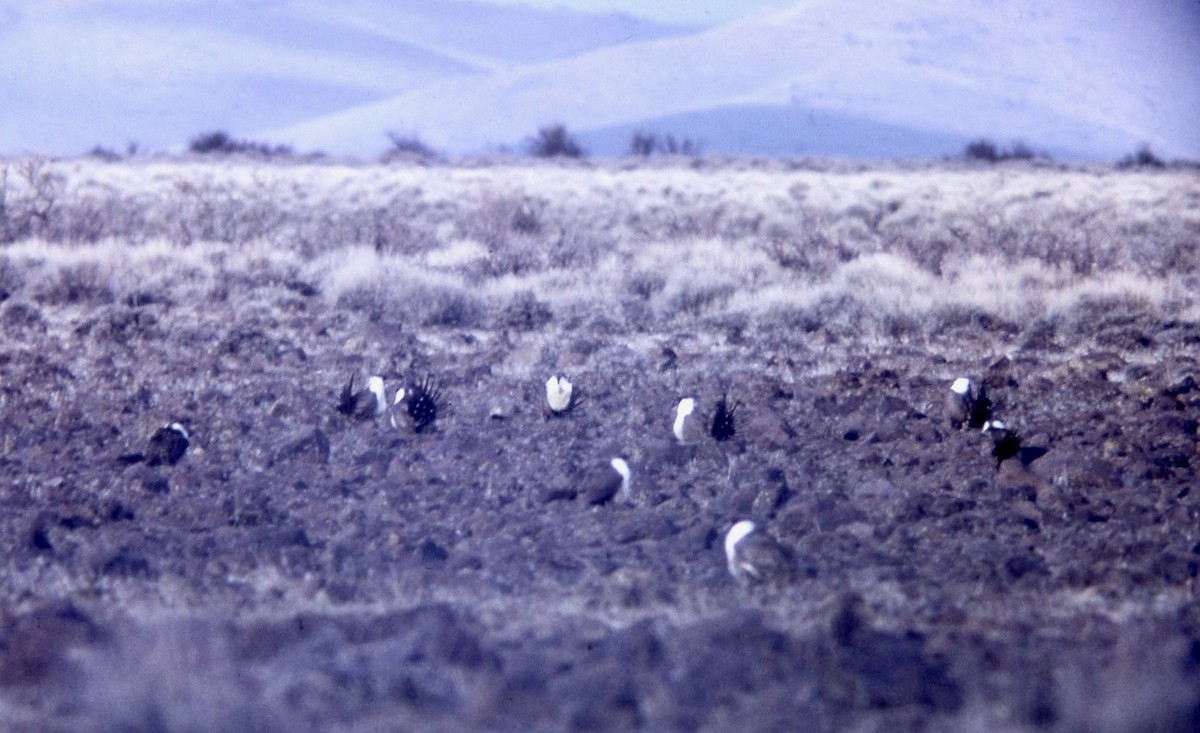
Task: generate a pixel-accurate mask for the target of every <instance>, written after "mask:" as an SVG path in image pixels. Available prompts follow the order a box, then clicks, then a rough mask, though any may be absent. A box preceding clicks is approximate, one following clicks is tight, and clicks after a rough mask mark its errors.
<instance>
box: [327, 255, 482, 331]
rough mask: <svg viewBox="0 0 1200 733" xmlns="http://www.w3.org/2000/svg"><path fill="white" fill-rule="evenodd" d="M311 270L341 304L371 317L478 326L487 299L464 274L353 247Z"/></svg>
mask: <svg viewBox="0 0 1200 733" xmlns="http://www.w3.org/2000/svg"><path fill="white" fill-rule="evenodd" d="M309 273H310V275H311V276H313V277H314V279H316V280H317V281H319V282H321V283H322V285H323V288H322V289H323V291H324V292H325V294H326V296H327V297H328V298H329V299H330V300H331V301H332V302H333V303H334V304H336V305H337V306H338V307H343V308H349V309H351V310H356V311H360V312H364V313H366V314H367V315H368V317H369V318H370V319H371V320H372V321H387V322H394V323H416V324H419V325H422V326H445V327H456V328H479V327H480V326H481V325H482V324H483V322H484V316H485V314H486V308H485V303H484V301H483V299H482V298H481V297H479V296H478V295H477V294H476V293H475V292H474V291H473V290H472V289H471V288H470V287H469V286H468V285H467V283H466V282H465V281H464V279H463V278H462V277H460V276H457V275H453V274H449V273H445V272H439V271H433V270H429V269H426V268H422V267H420V266H419V265H418V264H415V263H413V262H412V261H410V260H408V259H405V258H402V257H398V256H394V255H380V254H379V253H378V252H376V251H375V250H374V249H373V248H367V247H354V248H348V249H345V250H341V251H338V252H333V253H329V254H327V255H325V256H323V257H320V258H318V259H317V260H315V261H314V262H313V263H312V265H311V267H310V269H309Z"/></svg>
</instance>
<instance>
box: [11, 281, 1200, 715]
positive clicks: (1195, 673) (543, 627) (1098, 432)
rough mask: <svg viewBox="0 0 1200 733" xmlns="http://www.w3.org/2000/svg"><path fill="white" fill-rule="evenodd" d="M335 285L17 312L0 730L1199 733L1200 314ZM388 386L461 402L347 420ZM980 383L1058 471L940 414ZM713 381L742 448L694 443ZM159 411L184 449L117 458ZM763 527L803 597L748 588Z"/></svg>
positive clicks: (255, 287)
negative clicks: (617, 304) (431, 314)
mask: <svg viewBox="0 0 1200 733" xmlns="http://www.w3.org/2000/svg"><path fill="white" fill-rule="evenodd" d="M319 290H320V288H319V287H317V286H316V285H314V284H309V283H304V282H295V281H293V282H281V281H279V280H276V279H271V278H262V279H255V278H254V277H253V276H248V277H246V278H245V279H244V281H241V282H237V283H234V284H232V285H230V287H229V288H228V292H227V293H225V296H224V299H223V300H215V299H214V300H210V301H208V302H203V303H193V302H184V301H181V300H176V299H174V298H172V294H171V292H170V291H169V290H168V291H165V292H162V293H158V294H154V295H152V296H150V295H148V296H145V297H138V298H123V299H114V300H111V301H108V302H96V301H94V300H86V299H84V300H83V301H76V302H72V299H70V298H64V299H62V300H61V301H59V302H54V303H32V302H29V301H27V300H24V299H21V298H18V297H12V298H7V300H6V301H4V302H0V323H2V324H3V332H2V336H0V376H2V379H3V381H2V384H0V392H2V394H0V508H2V511H0V541H2V542H3V545H4V547H3V558H2V566H0V592H2V593H3V597H4V598H5V601H4V603H3V604H2V606H0V621H2V623H0V721H2V722H0V728H2V729H4V730H13V731H31V732H32V731H93V730H94V731H163V730H169V731H308V730H313V731H316V730H334V729H336V730H348V731H375V730H446V731H451V730H453V731H475V730H478V731H484V730H512V731H541V730H545V731H552V730H618V731H619V730H646V731H726V730H742V731H792V730H812V731H843V730H854V731H897V730H918V731H923V730H933V731H957V730H996V731H1033V730H1047V731H1131V732H1132V731H1170V732H1172V733H1184V732H1185V731H1195V730H1198V729H1200V606H1198V605H1197V603H1196V582H1197V580H1196V576H1197V569H1198V566H1200V486H1197V482H1196V467H1197V463H1198V461H1200V452H1198V448H1200V438H1198V435H1197V421H1198V420H1200V385H1198V384H1197V379H1200V363H1198V353H1200V324H1197V323H1193V322H1188V321H1186V320H1168V319H1162V318H1153V317H1150V316H1146V315H1144V314H1141V313H1139V314H1134V315H1125V314H1122V313H1121V312H1119V311H1098V312H1097V315H1096V316H1095V318H1094V319H1092V320H1091V321H1090V322H1089V323H1088V324H1087V327H1086V328H1077V329H1076V330H1075V331H1072V332H1071V334H1070V335H1069V336H1067V335H1063V334H1056V333H1053V332H1051V333H1047V332H1045V331H1042V330H1039V329H1038V328H1036V327H1033V326H1030V327H1017V328H1016V329H1015V330H1013V331H1011V332H1001V333H998V332H997V331H996V330H995V329H989V328H988V327H987V324H982V325H981V324H979V323H972V322H965V323H962V324H960V325H959V326H958V327H952V328H940V329H939V331H938V333H936V334H918V335H914V334H912V333H906V334H900V335H897V336H896V337H895V338H891V339H888V338H871V339H846V338H834V337H832V336H831V335H830V334H829V333H827V332H825V331H823V330H822V329H821V328H820V327H819V326H816V325H813V324H811V323H805V322H797V323H789V322H786V321H784V320H779V319H776V320H766V319H764V320H763V321H762V322H757V321H755V320H754V319H748V320H747V319H741V320H713V321H710V322H701V323H700V325H699V326H698V327H695V328H686V329H683V328H676V327H673V326H670V325H665V324H664V325H663V326H662V327H660V328H644V329H641V330H639V331H638V332H636V333H630V332H628V331H627V330H625V329H624V328H623V327H622V326H621V324H620V322H619V321H618V320H616V319H614V320H613V321H612V322H611V323H606V321H605V319H604V318H592V319H590V320H588V321H587V324H588V325H587V327H586V328H580V327H577V326H575V325H573V324H569V323H564V322H560V321H558V320H552V321H550V322H548V323H547V322H537V323H529V324H525V327H507V328H504V327H499V326H497V327H496V328H471V329H467V328H455V327H453V326H439V327H417V326H412V325H410V324H406V323H399V322H394V321H389V320H388V319H380V318H378V317H372V314H370V313H368V312H362V311H355V310H347V309H345V308H340V307H338V306H337V305H336V304H334V303H330V302H329V301H328V300H326V299H324V298H322V297H321V295H320V292H319ZM1081 334H1082V335H1081ZM555 372H558V373H563V374H566V375H568V376H569V377H570V378H571V380H572V382H574V384H575V385H577V389H578V390H579V392H580V393H581V395H582V396H583V400H582V403H581V404H580V405H579V406H578V407H577V408H576V409H574V410H572V411H571V412H569V413H568V414H566V415H561V416H549V415H547V413H546V410H545V408H544V405H545V391H544V390H545V387H544V384H545V380H546V378H547V377H548V376H550V375H551V374H552V373H555ZM372 373H378V374H381V375H382V376H383V377H384V379H385V381H386V384H387V388H388V396H389V401H390V397H391V395H392V391H393V390H394V389H395V388H396V387H398V386H401V385H402V384H403V385H408V386H410V387H411V386H412V385H414V384H416V383H418V382H419V381H421V380H423V379H425V378H426V377H431V378H432V379H433V380H434V382H435V383H436V385H437V386H438V387H440V389H441V390H442V393H443V395H444V398H445V400H446V405H445V407H444V409H442V410H441V411H440V412H439V414H438V416H437V419H436V420H435V422H434V423H433V425H432V426H431V427H429V428H428V429H425V430H423V431H421V432H419V433H418V432H415V431H414V430H413V429H412V427H411V424H410V423H409V422H408V420H407V416H406V415H405V414H404V413H402V412H398V413H395V416H396V417H397V422H398V426H396V427H393V425H392V424H391V420H390V417H391V415H389V414H385V415H383V416H380V417H378V418H373V419H364V420H360V419H354V418H351V417H347V416H344V415H342V414H339V412H338V411H337V409H336V408H337V405H338V398H339V394H340V392H341V389H342V387H343V386H344V385H345V384H346V382H347V381H348V380H349V379H350V378H351V377H353V378H354V380H355V384H356V385H361V384H364V383H365V381H366V379H367V377H368V376H369V375H371V374H372ZM964 375H965V376H969V377H971V378H972V379H974V380H975V381H976V382H978V383H981V384H985V385H986V386H987V388H988V390H989V393H990V394H991V396H992V399H993V400H994V402H995V411H996V414H997V415H999V416H1001V417H1002V418H1003V419H1004V420H1005V422H1006V423H1007V424H1008V425H1009V426H1010V427H1012V428H1015V429H1016V430H1018V431H1019V432H1020V434H1021V435H1022V437H1023V439H1024V442H1025V444H1026V445H1028V446H1039V447H1044V448H1045V449H1046V453H1045V455H1044V456H1042V457H1040V458H1038V459H1037V460H1035V461H1033V462H1031V463H1030V464H1029V465H1022V463H1021V461H1019V460H1016V459H1013V460H1008V461H1005V462H1003V463H1002V464H1001V465H999V466H997V464H996V461H995V459H994V458H993V457H992V456H991V454H990V451H991V446H992V444H991V440H990V439H989V437H988V436H986V435H983V434H981V433H980V432H978V431H975V430H960V429H957V428H955V427H953V426H951V425H950V424H949V423H948V421H947V420H946V418H945V415H944V414H943V400H944V397H945V394H946V392H947V391H948V388H949V385H950V383H951V382H952V381H953V380H954V379H955V378H956V377H959V376H964ZM723 394H727V395H728V396H729V398H730V400H734V399H736V400H737V401H738V402H739V403H740V407H739V408H738V410H737V412H736V428H737V429H736V434H735V435H734V437H733V438H732V439H731V440H728V441H724V442H718V441H715V440H711V439H705V440H702V441H700V442H699V443H696V444H694V445H679V444H678V443H677V442H676V440H675V438H674V436H673V435H672V432H671V424H672V420H673V417H674V415H673V411H674V407H675V404H676V402H677V401H678V400H679V399H680V398H681V397H684V396H694V397H696V398H697V401H698V406H699V409H700V410H701V412H706V411H711V410H712V409H713V408H714V405H715V403H716V401H717V399H718V398H720V397H721V396H722V395H723ZM172 421H181V422H183V423H184V424H185V425H186V426H187V427H188V428H189V430H190V432H191V436H192V439H191V442H190V445H189V448H188V450H187V453H186V455H185V456H184V458H183V459H182V460H181V461H179V462H178V463H176V464H174V465H166V464H164V465H158V466H149V465H146V464H145V463H130V462H128V461H123V460H122V459H121V457H122V456H125V455H128V454H131V453H137V452H141V451H143V450H144V448H145V446H146V442H147V440H148V439H149V438H150V436H151V435H152V434H153V433H154V431H155V430H157V429H158V428H159V427H161V426H162V425H163V424H164V423H169V422H172ZM615 456H620V457H624V458H625V459H626V460H627V461H628V462H629V464H630V466H631V468H632V471H633V480H632V484H631V486H630V490H629V492H628V493H627V494H624V493H623V494H618V495H617V496H615V497H611V498H609V497H608V496H607V495H603V494H599V495H598V494H595V493H590V492H589V491H588V490H587V481H586V477H587V475H588V474H589V473H590V472H591V471H592V470H593V468H594V467H596V466H603V465H604V464H605V462H607V461H608V460H609V459H610V458H612V457H615ZM740 519H753V520H754V521H756V522H757V523H758V524H759V526H760V527H761V528H762V530H763V531H766V532H768V533H770V534H771V535H772V536H774V537H775V538H776V539H778V540H779V542H780V543H782V544H783V545H785V546H786V547H787V548H788V549H789V550H790V551H791V553H792V559H793V561H794V568H793V570H794V572H793V573H792V575H791V576H789V577H786V578H783V579H779V580H777V581H775V582H768V583H763V584H756V585H752V586H746V585H744V584H742V583H739V582H737V581H735V580H734V579H733V578H732V577H731V576H730V575H729V573H728V572H727V570H726V566H725V557H724V553H723V549H722V542H723V537H724V533H725V532H726V530H727V529H728V528H729V527H730V526H731V525H732V524H733V523H734V522H735V521H738V520H740Z"/></svg>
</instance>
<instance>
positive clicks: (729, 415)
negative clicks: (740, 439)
mask: <svg viewBox="0 0 1200 733" xmlns="http://www.w3.org/2000/svg"><path fill="white" fill-rule="evenodd" d="M740 405H741V403H740V402H734V403H733V404H730V403H729V398H728V396H727V395H724V394H722V395H721V399H719V400H717V408H716V410H715V411H714V412H713V419H712V427H711V428H709V431H708V433H709V435H711V436H713V438H715V439H717V440H720V441H725V440H729V439H730V438H732V437H733V436H734V435H735V434H736V433H737V423H736V421H735V420H734V413H735V412H737V409H738V407H739V406H740Z"/></svg>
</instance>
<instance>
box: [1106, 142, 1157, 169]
mask: <svg viewBox="0 0 1200 733" xmlns="http://www.w3.org/2000/svg"><path fill="white" fill-rule="evenodd" d="M1166 166H1167V164H1166V163H1164V162H1163V159H1162V158H1160V157H1158V156H1157V155H1155V154H1154V151H1153V150H1151V149H1150V145H1149V144H1147V143H1143V144H1142V146H1141V147H1139V148H1138V149H1137V151H1136V152H1134V153H1132V154H1130V155H1126V156H1125V157H1124V158H1121V160H1120V161H1118V162H1117V167H1118V168H1165V167H1166Z"/></svg>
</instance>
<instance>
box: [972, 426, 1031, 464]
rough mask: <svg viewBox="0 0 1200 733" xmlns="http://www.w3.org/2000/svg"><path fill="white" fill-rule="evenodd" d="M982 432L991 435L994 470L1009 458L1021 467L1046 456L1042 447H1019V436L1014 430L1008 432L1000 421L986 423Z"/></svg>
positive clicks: (1006, 427)
mask: <svg viewBox="0 0 1200 733" xmlns="http://www.w3.org/2000/svg"><path fill="white" fill-rule="evenodd" d="M983 431H984V432H985V433H991V434H992V457H993V458H995V459H996V468H999V467H1000V464H1001V463H1004V462H1005V461H1007V460H1008V459H1010V458H1016V459H1017V460H1019V461H1020V462H1021V465H1023V466H1028V465H1029V464H1030V463H1033V462H1034V461H1036V460H1037V459H1039V458H1041V457H1042V456H1044V455H1046V449H1045V448H1044V447H1042V446H1037V445H1021V436H1020V435H1019V434H1018V433H1017V432H1016V431H1015V430H1009V429H1008V426H1006V425H1005V424H1004V422H1003V421H1002V420H989V421H987V422H986V423H984V426H983Z"/></svg>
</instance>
